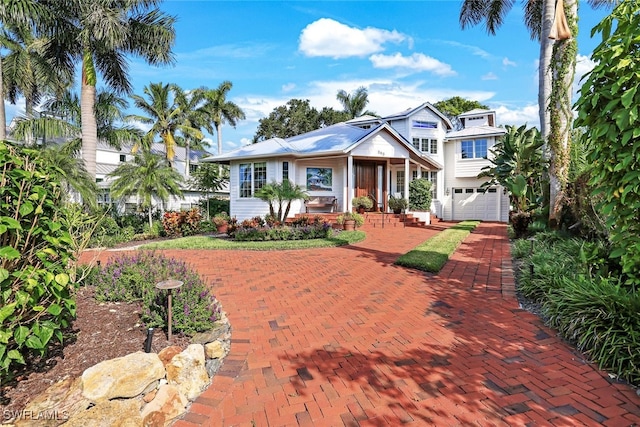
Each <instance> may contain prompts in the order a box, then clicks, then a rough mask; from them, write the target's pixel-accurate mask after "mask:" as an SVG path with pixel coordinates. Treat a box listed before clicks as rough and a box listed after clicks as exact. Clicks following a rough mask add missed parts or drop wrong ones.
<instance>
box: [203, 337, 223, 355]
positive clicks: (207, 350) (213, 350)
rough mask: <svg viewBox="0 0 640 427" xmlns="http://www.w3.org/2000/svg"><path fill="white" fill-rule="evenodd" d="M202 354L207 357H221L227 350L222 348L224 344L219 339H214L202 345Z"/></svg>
mask: <svg viewBox="0 0 640 427" xmlns="http://www.w3.org/2000/svg"><path fill="white" fill-rule="evenodd" d="M204 354H205V356H206V357H207V359H221V358H223V357H224V356H225V355H226V354H227V352H226V349H225V348H224V344H222V343H221V342H220V341H214V342H210V343H207V344H205V345H204Z"/></svg>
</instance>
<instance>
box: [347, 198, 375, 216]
mask: <svg viewBox="0 0 640 427" xmlns="http://www.w3.org/2000/svg"><path fill="white" fill-rule="evenodd" d="M351 204H353V207H354V208H355V209H356V210H357V211H358V212H359V213H361V214H363V213H364V211H365V210H366V209H371V208H372V207H373V200H371V198H370V197H369V196H358V197H354V198H353V200H351Z"/></svg>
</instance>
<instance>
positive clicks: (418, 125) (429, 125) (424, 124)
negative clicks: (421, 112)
mask: <svg viewBox="0 0 640 427" xmlns="http://www.w3.org/2000/svg"><path fill="white" fill-rule="evenodd" d="M411 127H413V128H415V129H438V123H436V122H428V121H425V120H413V121H412V122H411Z"/></svg>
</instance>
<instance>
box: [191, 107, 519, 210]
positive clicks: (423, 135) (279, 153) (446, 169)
mask: <svg viewBox="0 0 640 427" xmlns="http://www.w3.org/2000/svg"><path fill="white" fill-rule="evenodd" d="M459 119H460V121H461V123H462V125H463V128H462V129H461V130H459V131H454V130H453V126H452V124H451V122H450V121H449V120H448V119H447V117H446V116H445V115H443V114H442V113H441V112H439V111H438V110H437V109H436V108H435V107H434V106H433V105H431V104H429V103H425V104H422V105H420V106H419V107H417V108H413V109H409V110H406V111H404V112H401V113H398V114H394V115H391V116H387V117H383V118H376V117H370V116H365V117H360V118H357V119H354V120H350V121H348V122H344V123H339V124H336V125H333V126H328V127H326V128H322V129H318V130H315V131H312V132H308V133H305V134H302V135H298V136H294V137H291V138H286V139H281V138H273V139H269V140H266V141H262V142H259V143H257V144H252V145H247V146H244V147H241V148H238V149H236V150H234V151H231V152H229V153H227V154H222V155H219V156H212V157H207V158H205V159H202V161H205V162H215V163H222V164H228V165H230V173H231V177H230V189H229V190H230V193H229V194H230V202H231V208H230V211H231V212H230V214H231V215H232V216H235V217H237V218H238V219H245V218H250V217H253V216H257V215H260V216H263V215H265V214H266V213H268V205H267V203H266V202H263V201H261V200H260V199H258V198H256V197H255V192H256V190H258V189H259V188H260V187H261V186H262V185H264V184H265V183H267V182H271V181H274V180H275V181H280V180H282V179H285V178H287V179H290V180H291V181H292V182H293V183H295V184H298V185H300V186H302V187H304V188H306V189H307V191H308V193H309V195H310V196H333V197H336V198H337V199H338V211H349V210H351V208H352V205H351V200H352V198H353V197H354V196H362V195H368V196H370V197H371V198H372V199H374V201H375V202H376V203H377V204H378V206H381V207H382V208H383V209H385V210H387V200H388V198H389V196H390V195H397V194H400V195H402V196H403V197H405V198H408V193H409V182H410V181H411V180H413V179H416V178H417V177H424V178H426V179H429V180H430V181H432V183H433V196H434V197H433V203H432V213H433V214H435V215H437V216H438V217H440V218H443V219H444V220H462V219H480V220H485V221H501V222H507V221H508V214H509V212H508V209H509V202H508V196H507V195H506V194H505V192H504V191H503V189H502V188H501V187H492V188H488V189H483V188H480V187H481V185H482V183H483V182H484V180H481V179H478V178H476V176H477V175H478V174H479V173H480V171H481V169H482V167H484V166H486V165H488V164H489V161H488V160H487V156H490V155H491V153H490V151H489V150H490V148H491V147H493V145H495V143H496V141H497V139H498V138H499V137H500V136H501V135H503V134H504V133H506V131H505V130H504V129H502V128H498V127H495V122H496V118H495V112H493V111H489V110H474V111H470V112H467V113H465V114H462V115H460V116H459ZM320 181H321V182H322V184H323V185H322V186H319V185H317V183H318V182H320ZM302 212H304V206H303V204H302V202H301V201H296V202H294V204H293V205H292V208H291V211H290V215H292V216H293V215H294V214H296V213H302Z"/></svg>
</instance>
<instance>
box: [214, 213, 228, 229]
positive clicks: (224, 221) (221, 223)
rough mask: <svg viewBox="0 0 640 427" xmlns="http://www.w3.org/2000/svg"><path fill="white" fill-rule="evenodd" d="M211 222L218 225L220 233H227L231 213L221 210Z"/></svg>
mask: <svg viewBox="0 0 640 427" xmlns="http://www.w3.org/2000/svg"><path fill="white" fill-rule="evenodd" d="M211 222H213V224H214V225H215V226H216V231H217V232H218V234H221V233H226V232H227V227H228V226H229V215H228V214H227V213H226V212H220V213H218V214H216V215H215V216H214V217H213V219H212V220H211Z"/></svg>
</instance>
